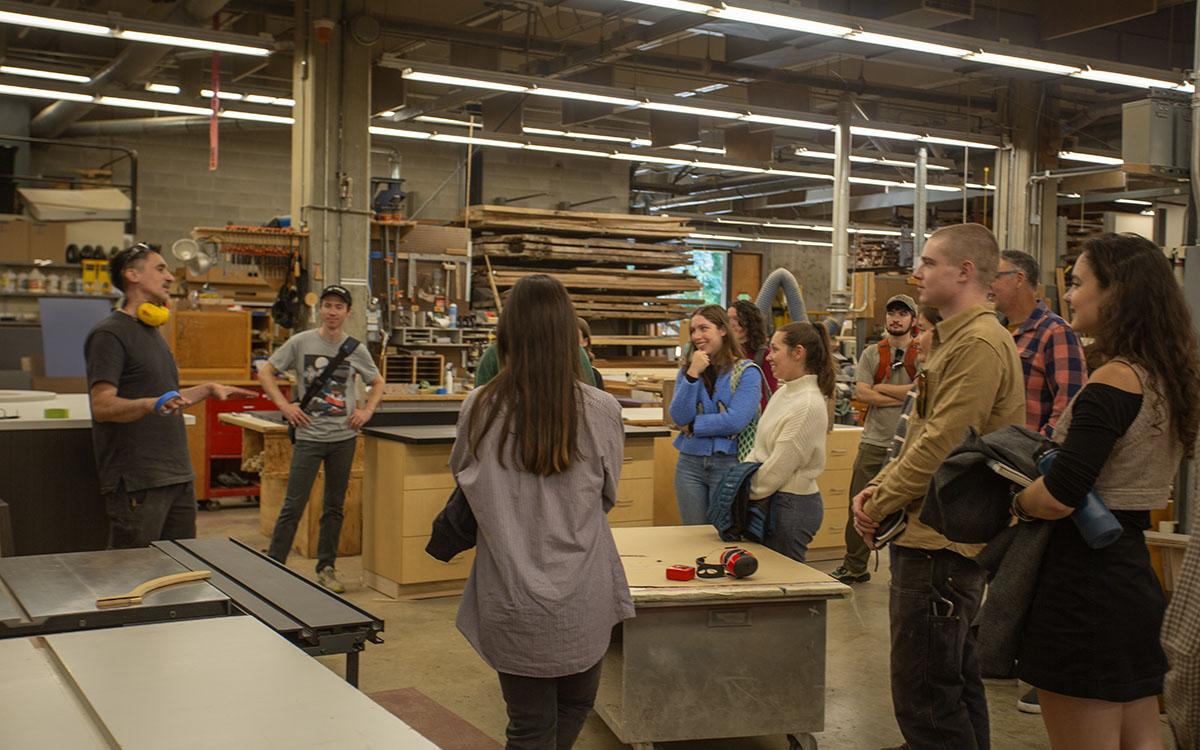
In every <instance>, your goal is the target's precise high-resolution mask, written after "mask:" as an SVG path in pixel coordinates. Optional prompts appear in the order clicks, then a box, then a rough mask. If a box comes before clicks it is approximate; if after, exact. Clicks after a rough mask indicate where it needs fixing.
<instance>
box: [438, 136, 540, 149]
mask: <svg viewBox="0 0 1200 750" xmlns="http://www.w3.org/2000/svg"><path fill="white" fill-rule="evenodd" d="M429 140H431V141H439V142H442V143H469V144H471V145H473V146H495V147H496V148H524V147H525V144H523V143H513V142H512V141H498V140H496V139H494V138H476V137H475V136H470V135H453V134H451V133H434V134H433V135H432V136H430V138H429Z"/></svg>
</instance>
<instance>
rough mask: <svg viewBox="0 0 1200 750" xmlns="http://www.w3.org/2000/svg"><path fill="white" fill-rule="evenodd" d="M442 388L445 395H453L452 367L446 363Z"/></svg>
mask: <svg viewBox="0 0 1200 750" xmlns="http://www.w3.org/2000/svg"><path fill="white" fill-rule="evenodd" d="M442 386H443V387H444V388H445V389H446V393H454V365H453V364H451V363H449V362H448V363H446V374H445V376H444V377H443V378H442Z"/></svg>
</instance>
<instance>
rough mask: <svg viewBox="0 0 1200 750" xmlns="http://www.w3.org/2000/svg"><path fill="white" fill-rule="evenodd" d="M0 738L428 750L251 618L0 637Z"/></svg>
mask: <svg viewBox="0 0 1200 750" xmlns="http://www.w3.org/2000/svg"><path fill="white" fill-rule="evenodd" d="M0 735H3V736H2V738H0V744H2V745H3V746H4V747H6V748H71V750H90V749H91V748H95V749H96V750H111V748H118V747H119V748H122V750H196V749H198V748H218V747H229V748H251V747H253V748H267V747H276V748H289V749H291V748H297V749H299V748H332V747H336V748H339V749H341V748H346V749H350V748H364V749H365V748H402V749H408V748H412V749H414V750H416V749H420V750H425V749H426V748H428V749H429V750H436V747H437V746H436V745H434V744H433V743H432V742H430V741H429V740H426V739H425V738H424V737H422V736H421V735H420V734H418V733H417V732H416V731H415V730H413V729H412V728H411V727H409V726H408V725H407V724H405V723H404V722H403V721H401V720H400V719H398V718H396V717H395V716H392V715H391V714H390V713H388V712H387V711H386V710H385V709H384V708H382V707H381V706H379V705H377V704H376V703H375V702H374V701H372V700H371V699H370V698H368V697H367V696H365V695H363V694H362V693H360V692H359V691H357V690H355V689H354V688H353V687H351V686H350V685H347V684H346V683H344V682H342V681H341V680H339V679H337V676H336V675H334V674H333V673H332V672H330V671H329V670H328V669H326V668H325V667H324V666H322V665H321V664H318V663H317V662H315V661H314V660H312V659H309V658H308V657H306V656H304V655H303V654H301V653H300V652H298V651H297V650H296V649H294V648H292V647H291V646H289V645H288V644H287V643H285V642H284V641H283V640H282V639H281V638H279V637H278V636H276V635H275V634H274V633H272V632H271V630H270V629H269V628H267V627H265V626H264V625H263V624H261V623H260V622H258V621H257V620H255V619H253V618H251V617H224V618H216V619H204V620H187V621H182V622H164V623H155V624H146V625H137V626H132V627H126V628H108V629H103V630H88V631H82V632H75V633H60V634H56V635H46V636H32V637H27V638H10V639H7V640H0Z"/></svg>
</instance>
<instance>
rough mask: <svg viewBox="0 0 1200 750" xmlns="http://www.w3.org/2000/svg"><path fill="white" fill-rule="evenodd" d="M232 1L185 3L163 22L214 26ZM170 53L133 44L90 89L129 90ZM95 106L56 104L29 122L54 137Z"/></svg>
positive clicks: (42, 134) (37, 132)
mask: <svg viewBox="0 0 1200 750" xmlns="http://www.w3.org/2000/svg"><path fill="white" fill-rule="evenodd" d="M228 3H229V0H184V2H181V3H179V4H178V5H176V6H175V7H174V8H173V9H172V10H171V12H170V13H167V14H166V15H165V16H163V17H162V18H160V19H156V20H159V21H162V22H164V23H176V24H180V25H186V26H205V27H208V26H211V24H212V17H213V14H214V13H216V12H217V11H219V10H221V9H222V8H224V7H225V6H226V5H227V4H228ZM170 52H171V47H167V46H163V45H159V44H141V43H131V44H129V45H128V46H127V47H125V49H123V50H122V51H121V54H119V55H117V57H116V59H115V60H113V61H112V62H111V63H109V64H108V65H107V66H106V67H105V68H104V69H103V70H101V71H100V72H99V73H97V74H96V75H94V76H92V80H91V82H90V83H89V84H88V85H87V86H86V89H87V90H92V91H98V90H100V89H103V88H106V87H107V88H113V87H120V88H123V87H126V86H128V85H129V84H131V83H134V82H135V81H136V80H137V79H138V78H140V77H142V76H144V75H146V74H147V73H149V72H150V71H151V70H153V69H154V66H155V65H157V64H158V63H159V62H160V61H161V60H162V59H163V58H164V57H166V56H167V55H168V54H170ZM95 107H96V105H95V104H90V103H87V102H63V101H60V102H54V103H53V104H51V105H50V106H48V107H46V108H45V109H43V110H42V111H41V112H39V113H37V115H36V116H35V117H34V118H33V120H32V122H30V123H29V131H30V132H31V133H32V134H33V135H35V136H37V137H39V138H54V137H57V136H59V135H61V134H62V133H63V131H65V130H66V129H67V127H68V126H70V125H71V123H73V122H75V121H76V120H78V119H79V118H81V117H83V116H84V115H86V114H87V113H88V112H91V111H92V110H93V109H94V108H95Z"/></svg>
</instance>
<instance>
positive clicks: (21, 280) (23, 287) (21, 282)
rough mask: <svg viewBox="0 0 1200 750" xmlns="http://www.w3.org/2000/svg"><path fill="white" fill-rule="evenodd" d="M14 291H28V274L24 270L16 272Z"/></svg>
mask: <svg viewBox="0 0 1200 750" xmlns="http://www.w3.org/2000/svg"><path fill="white" fill-rule="evenodd" d="M16 291H18V292H28V291H29V274H28V273H26V272H25V271H21V272H20V273H18V274H17V288H16Z"/></svg>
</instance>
